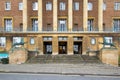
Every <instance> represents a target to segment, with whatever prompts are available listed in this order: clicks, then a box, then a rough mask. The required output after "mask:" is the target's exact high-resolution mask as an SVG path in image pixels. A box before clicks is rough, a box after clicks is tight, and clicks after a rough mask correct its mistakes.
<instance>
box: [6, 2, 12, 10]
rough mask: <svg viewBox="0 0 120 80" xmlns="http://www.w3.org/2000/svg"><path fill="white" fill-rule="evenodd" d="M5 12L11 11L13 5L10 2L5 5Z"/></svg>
mask: <svg viewBox="0 0 120 80" xmlns="http://www.w3.org/2000/svg"><path fill="white" fill-rule="evenodd" d="M5 10H11V3H10V2H6V3H5Z"/></svg>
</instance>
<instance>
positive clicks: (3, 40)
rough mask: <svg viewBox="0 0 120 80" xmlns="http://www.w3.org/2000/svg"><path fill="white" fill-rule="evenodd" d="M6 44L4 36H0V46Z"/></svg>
mask: <svg viewBox="0 0 120 80" xmlns="http://www.w3.org/2000/svg"><path fill="white" fill-rule="evenodd" d="M5 46H6V37H0V47H5Z"/></svg>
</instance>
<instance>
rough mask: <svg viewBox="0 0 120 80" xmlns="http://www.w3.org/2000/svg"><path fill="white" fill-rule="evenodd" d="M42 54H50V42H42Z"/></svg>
mask: <svg viewBox="0 0 120 80" xmlns="http://www.w3.org/2000/svg"><path fill="white" fill-rule="evenodd" d="M44 54H52V42H44Z"/></svg>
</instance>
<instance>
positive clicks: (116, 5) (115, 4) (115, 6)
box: [114, 2, 120, 10]
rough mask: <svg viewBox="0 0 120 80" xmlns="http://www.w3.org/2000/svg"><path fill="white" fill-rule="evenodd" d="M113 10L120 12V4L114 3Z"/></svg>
mask: <svg viewBox="0 0 120 80" xmlns="http://www.w3.org/2000/svg"><path fill="white" fill-rule="evenodd" d="M114 10H120V2H115V3H114Z"/></svg>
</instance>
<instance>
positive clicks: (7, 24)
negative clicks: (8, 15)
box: [4, 19, 12, 31]
mask: <svg viewBox="0 0 120 80" xmlns="http://www.w3.org/2000/svg"><path fill="white" fill-rule="evenodd" d="M4 24H5V30H6V31H12V19H5V20H4Z"/></svg>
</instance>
